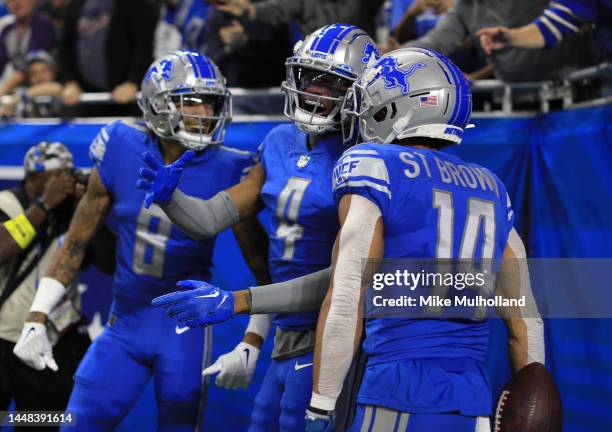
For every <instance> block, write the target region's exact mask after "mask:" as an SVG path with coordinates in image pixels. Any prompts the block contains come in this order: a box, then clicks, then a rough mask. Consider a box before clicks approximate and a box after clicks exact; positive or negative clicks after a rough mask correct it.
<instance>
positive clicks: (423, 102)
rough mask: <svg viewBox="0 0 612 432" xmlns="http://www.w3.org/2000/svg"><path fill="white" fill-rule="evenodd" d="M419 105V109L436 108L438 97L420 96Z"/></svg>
mask: <svg viewBox="0 0 612 432" xmlns="http://www.w3.org/2000/svg"><path fill="white" fill-rule="evenodd" d="M419 103H420V106H421V107H437V106H438V96H421V97H420V102H419Z"/></svg>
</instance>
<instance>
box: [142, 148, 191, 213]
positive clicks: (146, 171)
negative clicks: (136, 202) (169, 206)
mask: <svg viewBox="0 0 612 432" xmlns="http://www.w3.org/2000/svg"><path fill="white" fill-rule="evenodd" d="M195 155H196V154H195V152H194V151H193V150H187V151H186V152H185V153H183V155H182V156H181V157H180V158H179V159H178V160H177V161H175V162H174V163H172V164H170V165H163V164H162V163H161V162H159V161H158V160H157V159H156V158H155V156H153V153H151V152H148V151H146V152H144V153H143V154H142V159H143V160H144V161H145V162H146V164H147V165H149V168H147V167H143V168H140V170H139V171H138V180H137V181H136V187H137V188H138V189H142V190H144V191H147V194H146V195H145V199H144V206H145V208H149V207H151V204H152V203H157V204H165V203H167V202H168V201H170V198H172V192H174V189H176V186H177V185H178V182H179V179H180V178H181V173H182V172H183V169H184V168H185V167H186V166H187V165H188V164H189V162H191V160H192V159H193V158H194V157H195Z"/></svg>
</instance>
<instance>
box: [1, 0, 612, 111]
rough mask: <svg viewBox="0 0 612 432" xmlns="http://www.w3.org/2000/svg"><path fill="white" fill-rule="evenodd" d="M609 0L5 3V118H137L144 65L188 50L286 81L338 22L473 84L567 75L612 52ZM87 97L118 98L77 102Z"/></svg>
mask: <svg viewBox="0 0 612 432" xmlns="http://www.w3.org/2000/svg"><path fill="white" fill-rule="evenodd" d="M611 10H612V5H611V4H610V1H609V0H591V1H587V2H576V1H573V0H561V1H558V2H549V1H548V0H536V1H515V2H499V1H498V0H486V1H483V2H472V1H469V0H387V1H383V0H376V1H364V0H344V1H342V0H317V1H312V0H309V1H307V0H252V1H251V0H225V1H215V0H132V1H129V2H120V1H114V0H0V14H2V15H3V16H2V17H1V18H0V97H3V98H2V101H3V103H2V104H1V110H2V116H3V117H5V118H7V117H8V118H10V117H48V116H57V115H61V116H63V117H72V116H87V115H111V114H112V115H115V116H116V115H138V110H137V109H136V106H135V104H134V102H135V99H136V95H137V92H138V83H139V82H140V80H141V78H142V76H143V74H144V72H145V70H146V68H147V65H149V64H150V63H151V61H152V60H153V58H157V57H159V56H161V55H163V54H164V53H166V52H170V51H172V50H175V49H179V48H185V49H193V50H197V51H200V52H202V53H204V54H206V55H208V56H209V57H210V58H211V59H213V61H215V63H216V64H217V65H219V68H220V69H221V71H222V73H223V74H224V76H225V77H226V79H227V81H228V85H229V86H230V87H243V88H249V89H251V88H257V87H259V88H266V87H278V86H279V84H280V82H281V81H282V80H283V78H284V73H283V67H282V64H283V63H284V61H285V59H286V57H287V56H288V55H289V54H290V52H291V47H292V46H293V44H294V43H295V42H297V41H298V40H301V39H302V37H303V35H304V34H307V33H310V32H312V31H313V30H315V29H317V28H320V27H322V26H324V25H326V24H329V23H333V22H347V23H349V24H354V25H357V26H359V27H361V28H363V29H364V30H366V31H367V32H368V33H370V34H376V35H377V39H378V41H377V42H378V43H379V49H380V50H381V52H383V53H384V52H387V51H389V50H391V49H394V48H397V47H399V46H402V45H404V46H406V45H407V46H421V47H425V48H430V49H435V50H436V51H438V52H440V53H442V54H445V55H447V56H449V57H450V58H451V59H452V60H453V61H454V62H455V63H456V64H457V65H458V66H459V67H460V68H461V70H462V71H463V72H464V74H465V75H466V77H467V78H468V79H469V80H476V79H482V78H498V79H501V80H503V81H506V82H525V81H542V80H548V79H555V78H559V77H560V76H562V75H563V74H565V73H567V72H568V71H571V70H574V69H578V68H583V67H586V66H589V65H593V64H596V63H601V62H603V61H606V60H608V59H609V58H610V53H611V50H610V40H612V38H611V37H610V35H611V29H610V22H612V19H611V13H612V12H611ZM84 92H88V93H89V92H108V93H109V94H110V99H111V100H112V101H114V102H115V104H113V105H112V106H111V107H110V108H109V105H108V104H101V105H94V106H91V105H87V106H83V105H80V101H81V94H82V93H84Z"/></svg>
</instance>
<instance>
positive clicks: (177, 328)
mask: <svg viewBox="0 0 612 432" xmlns="http://www.w3.org/2000/svg"><path fill="white" fill-rule="evenodd" d="M187 330H189V327H188V326H185V327H179V326H176V328H175V329H174V331H175V332H176V334H177V335H180V334H183V333H185V332H186V331H187Z"/></svg>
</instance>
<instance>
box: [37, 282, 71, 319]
mask: <svg viewBox="0 0 612 432" xmlns="http://www.w3.org/2000/svg"><path fill="white" fill-rule="evenodd" d="M65 293H66V288H65V287H64V285H62V284H61V282H59V281H57V280H55V279H53V278H50V277H44V278H42V279H41V280H40V282H39V284H38V289H37V290H36V295H35V296H34V301H33V302H32V307H31V308H30V312H42V313H44V314H45V315H49V312H51V309H53V308H54V307H55V305H57V303H59V301H60V300H61V298H62V297H63V296H64V294H65Z"/></svg>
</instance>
